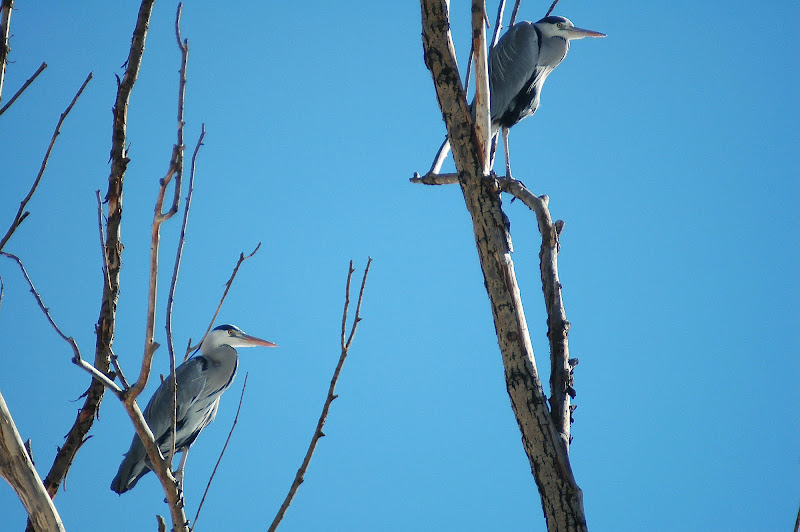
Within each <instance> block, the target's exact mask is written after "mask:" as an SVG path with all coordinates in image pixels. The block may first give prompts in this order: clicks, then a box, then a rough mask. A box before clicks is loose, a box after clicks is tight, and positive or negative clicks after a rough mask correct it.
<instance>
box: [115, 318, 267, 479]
mask: <svg viewBox="0 0 800 532" xmlns="http://www.w3.org/2000/svg"><path fill="white" fill-rule="evenodd" d="M255 346H265V347H278V346H277V345H276V344H274V343H272V342H268V341H267V340H262V339H260V338H256V337H255V336H250V335H248V334H245V333H244V332H243V331H242V330H241V329H239V328H238V327H236V326H234V325H220V326H219V327H217V328H215V329H213V330H212V331H210V332H209V333H208V334H207V335H206V337H205V339H204V340H203V342H202V343H201V344H200V348H199V349H198V351H199V353H198V352H197V351H195V354H194V355H193V356H192V357H191V358H190V359H189V360H187V361H186V362H184V363H183V364H181V365H180V366H178V367H177V368H176V369H175V376H176V385H177V387H176V390H177V394H176V399H177V401H176V406H177V416H176V431H177V432H176V434H175V450H176V452H177V451H183V456H181V462H180V466H179V468H178V473H177V477H178V480H179V481H182V477H183V468H184V466H185V465H186V457H187V455H188V452H189V446H191V445H192V443H194V441H195V439H196V438H197V436H198V435H199V434H200V432H201V431H202V430H203V429H204V428H205V427H206V426H207V425H208V424H209V423H211V421H213V419H214V416H216V415H217V408H218V407H219V400H220V397H221V396H222V393H223V392H224V391H225V390H227V389H228V387H229V386H230V385H231V383H232V382H233V379H234V377H235V376H236V369H237V367H238V365H239V357H238V356H237V355H236V349H235V348H236V347H255ZM170 380H171V379H164V381H163V382H162V383H161V386H159V387H158V389H157V390H156V392H155V393H154V394H153V397H152V398H151V399H150V402H149V403H147V407H146V408H145V409H144V418H145V420H146V421H147V424H148V425H149V426H150V430H151V431H152V432H153V436H154V437H155V440H156V443H157V444H158V446H159V448H160V449H161V453H162V454H163V455H164V456H166V455H167V453H168V452H169V448H170V445H171V435H172V426H171V425H172V420H171V415H170V407H171V405H170ZM148 471H150V461H149V459H148V458H147V453H146V451H145V448H144V445H143V444H142V440H141V439H139V436H138V435H136V434H134V435H133V441H132V442H131V446H130V449H128V452H127V453H125V458H124V459H123V460H122V463H121V464H120V466H119V471H117V476H115V477H114V480H113V481H112V482H111V489H112V490H113V491H115V492H117V493H119V494H122V493H125V492H126V491H128V490H130V489H131V488H133V487H134V486H135V485H136V483H137V482H138V481H139V479H140V478H142V476H144V475H145V474H146V473H147V472H148Z"/></svg>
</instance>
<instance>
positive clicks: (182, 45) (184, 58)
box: [166, 2, 189, 464]
mask: <svg viewBox="0 0 800 532" xmlns="http://www.w3.org/2000/svg"><path fill="white" fill-rule="evenodd" d="M182 9H183V4H182V3H180V2H179V3H178V10H177V13H176V15H175V37H176V38H177V40H178V48H179V49H180V51H181V69H180V77H179V81H178V143H177V146H178V149H177V150H176V154H177V161H176V171H175V176H176V177H175V197H174V198H173V205H174V207H175V209H176V211H177V208H178V203H179V202H180V193H181V182H182V180H183V150H184V145H183V126H184V121H183V113H184V101H185V96H186V65H187V64H188V61H189V41H187V40H185V41H183V42H181V10H182ZM188 216H189V203H188V202H187V204H186V208H185V209H184V215H183V223H182V225H181V232H180V237H179V238H178V246H177V250H176V251H175V265H174V267H173V269H172V280H171V281H170V285H169V294H168V296H167V311H166V329H167V350H168V352H169V374H170V377H169V378H170V382H171V387H172V393H171V394H170V412H171V413H172V415H171V418H172V419H171V427H172V429H171V430H172V432H171V436H170V450H169V455H168V456H167V463H169V464H172V457H173V456H175V435H176V434H177V433H178V431H177V428H176V423H177V416H178V414H177V409H178V406H177V394H178V383H177V381H176V380H175V377H176V375H175V349H174V344H173V342H172V305H173V302H174V301H175V287H176V286H177V284H178V272H179V271H180V268H181V256H182V254H183V244H184V242H185V241H186V222H187V219H188Z"/></svg>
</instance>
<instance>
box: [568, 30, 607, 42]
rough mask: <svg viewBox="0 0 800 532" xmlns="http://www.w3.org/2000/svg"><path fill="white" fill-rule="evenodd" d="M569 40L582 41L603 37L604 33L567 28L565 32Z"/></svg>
mask: <svg viewBox="0 0 800 532" xmlns="http://www.w3.org/2000/svg"><path fill="white" fill-rule="evenodd" d="M567 34H568V36H569V40H574V39H583V38H584V37H605V36H606V34H605V33H600V32H599V31H594V30H585V29H583V28H569V29H568V30H567Z"/></svg>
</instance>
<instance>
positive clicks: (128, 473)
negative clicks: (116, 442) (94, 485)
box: [111, 436, 150, 495]
mask: <svg viewBox="0 0 800 532" xmlns="http://www.w3.org/2000/svg"><path fill="white" fill-rule="evenodd" d="M145 457H146V453H145V450H144V446H143V445H142V442H141V440H139V438H138V436H134V442H133V443H132V444H131V448H130V450H128V452H127V453H125V458H124V459H123V460H122V463H121V464H120V465H119V470H118V471H117V476H115V477H114V480H112V481H111V491H114V492H116V493H119V494H120V495H122V494H123V493H125V492H126V491H128V490H130V489H132V488H133V487H134V486H135V485H136V483H137V482H139V479H140V478H142V477H143V476H144V475H146V474H147V472H148V471H150V468H148V467H147V464H146V461H145Z"/></svg>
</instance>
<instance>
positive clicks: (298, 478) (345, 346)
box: [268, 257, 372, 532]
mask: <svg viewBox="0 0 800 532" xmlns="http://www.w3.org/2000/svg"><path fill="white" fill-rule="evenodd" d="M370 264H372V257H370V258H369V259H368V260H367V266H366V268H364V277H363V278H362V280H361V290H360V291H359V293H358V303H357V304H356V315H355V318H353V324H352V326H351V329H350V337H349V338H348V339H347V341H345V329H346V326H345V324H346V323H347V309H348V306H349V304H350V279H351V278H352V277H353V272H354V271H355V270H353V261H350V268H349V270H348V272H347V285H346V290H345V307H344V311H343V312H342V338H341V348H342V351H341V354H340V355H339V362H338V364H337V365H336V370H335V371H334V372H333V377H332V378H331V384H330V387H329V388H328V396H327V397H326V399H325V404H324V405H323V406H322V413H321V414H320V416H319V421H317V426H316V428H315V429H314V436H312V437H311V443H310V444H309V446H308V451H306V455H305V457H304V458H303V463H302V464H301V465H300V468H299V469H298V470H297V474H296V475H295V477H294V481H293V482H292V485H291V487H290V488H289V493H287V494H286V498H285V499H284V501H283V504H281V507H280V509H279V510H278V513H277V515H276V516H275V519H274V520H273V521H272V524H271V525H270V526H269V529H268V530H269V532H274V531H275V530H276V529H277V528H278V525H279V524H280V522H281V520H282V519H283V516H284V515H285V514H286V510H288V509H289V505H290V504H291V503H292V499H293V498H294V496H295V494H296V493H297V490H298V488H300V484H302V483H303V480H304V478H303V477H305V474H306V470H307V469H308V464H309V463H310V462H311V456H312V455H313V454H314V450H315V449H316V447H317V442H318V441H319V439H320V438H321V437H323V436H325V434H324V433H323V432H322V427H323V426H324V425H325V420H326V419H327V418H328V410H329V409H330V406H331V403H333V400H334V399H336V398H337V397H338V396H337V395H336V394H335V393H334V392H335V390H336V382H337V381H338V380H339V374H340V373H341V371H342V366H343V365H344V361H345V359H346V358H347V353H348V351H349V350H350V345H351V343H352V341H353V337H354V336H355V334H356V328H357V327H358V322H360V321H361V314H360V312H361V301H362V299H363V297H364V286H365V285H366V283H367V274H368V273H369V267H370Z"/></svg>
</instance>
